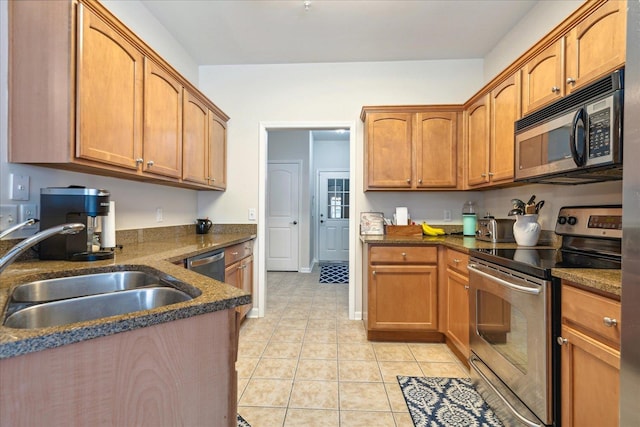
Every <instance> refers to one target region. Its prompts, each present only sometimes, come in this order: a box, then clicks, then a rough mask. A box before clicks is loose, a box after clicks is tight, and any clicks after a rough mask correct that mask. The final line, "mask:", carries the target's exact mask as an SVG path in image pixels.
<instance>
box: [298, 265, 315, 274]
mask: <svg viewBox="0 0 640 427" xmlns="http://www.w3.org/2000/svg"><path fill="white" fill-rule="evenodd" d="M312 270H313V266H312V267H311V268H309V267H303V268H301V269H300V273H311V271H312Z"/></svg>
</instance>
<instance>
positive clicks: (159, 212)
mask: <svg viewBox="0 0 640 427" xmlns="http://www.w3.org/2000/svg"><path fill="white" fill-rule="evenodd" d="M163 219H164V218H163V212H162V208H156V222H162V221H163Z"/></svg>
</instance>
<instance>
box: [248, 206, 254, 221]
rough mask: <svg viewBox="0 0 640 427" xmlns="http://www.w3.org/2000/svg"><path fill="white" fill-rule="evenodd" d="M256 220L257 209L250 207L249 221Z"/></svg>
mask: <svg viewBox="0 0 640 427" xmlns="http://www.w3.org/2000/svg"><path fill="white" fill-rule="evenodd" d="M255 220H256V209H255V208H249V221H255Z"/></svg>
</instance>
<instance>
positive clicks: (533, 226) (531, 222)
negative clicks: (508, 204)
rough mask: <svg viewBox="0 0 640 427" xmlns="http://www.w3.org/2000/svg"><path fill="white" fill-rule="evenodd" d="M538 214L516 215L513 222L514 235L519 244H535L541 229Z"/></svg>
mask: <svg viewBox="0 0 640 427" xmlns="http://www.w3.org/2000/svg"><path fill="white" fill-rule="evenodd" d="M541 228H542V227H541V226H540V223H539V222H538V215H537V214H529V215H516V222H515V223H514V224H513V237H514V238H515V239H516V243H517V244H518V245H519V246H535V245H536V244H537V243H538V238H539V237H540V230H541Z"/></svg>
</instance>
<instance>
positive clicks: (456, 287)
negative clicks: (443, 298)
mask: <svg viewBox="0 0 640 427" xmlns="http://www.w3.org/2000/svg"><path fill="white" fill-rule="evenodd" d="M446 334H447V337H448V338H449V339H450V340H451V341H452V342H453V344H454V345H455V346H456V347H457V348H458V350H460V352H461V353H462V355H463V356H464V357H466V358H468V357H469V277H467V276H464V275H462V274H460V273H457V272H455V271H453V270H452V269H450V268H447V326H446Z"/></svg>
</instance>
